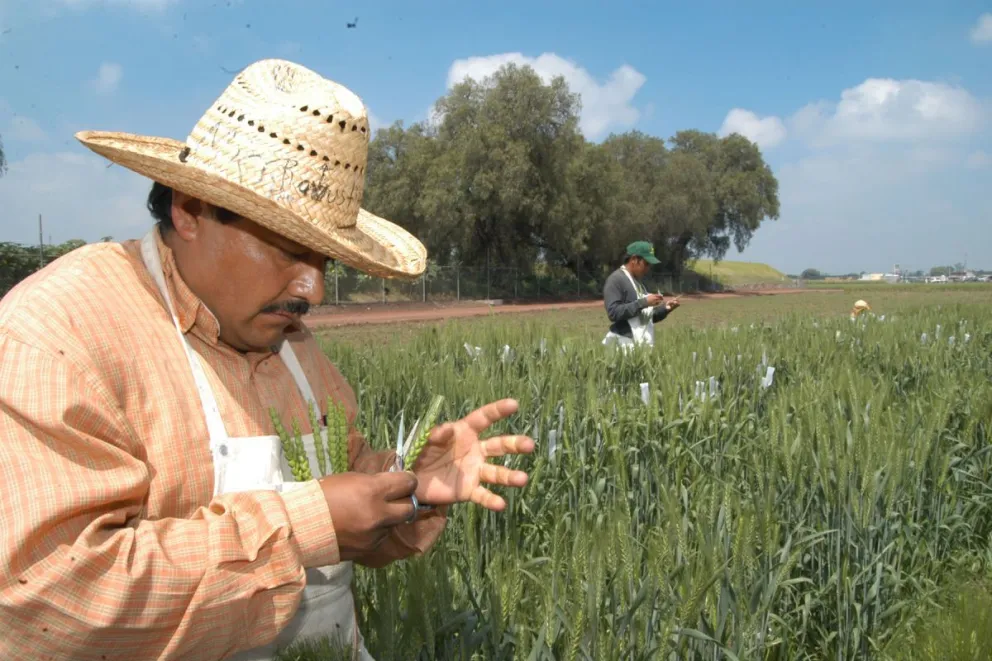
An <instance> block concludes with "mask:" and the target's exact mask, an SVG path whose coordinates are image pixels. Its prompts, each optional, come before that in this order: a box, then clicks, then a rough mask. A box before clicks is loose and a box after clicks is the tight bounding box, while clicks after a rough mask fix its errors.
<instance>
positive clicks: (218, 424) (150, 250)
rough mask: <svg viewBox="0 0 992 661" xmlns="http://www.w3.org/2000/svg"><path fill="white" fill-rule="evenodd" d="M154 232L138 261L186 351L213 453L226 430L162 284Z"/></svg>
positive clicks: (197, 361)
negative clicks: (160, 299)
mask: <svg viewBox="0 0 992 661" xmlns="http://www.w3.org/2000/svg"><path fill="white" fill-rule="evenodd" d="M156 231H157V230H155V229H154V228H153V229H152V230H151V231H149V232H148V233H147V234H146V235H145V237H144V238H143V239H142V240H141V258H142V259H143V260H144V262H145V267H146V268H147V269H148V271H149V272H150V273H151V275H152V278H153V279H154V280H155V285H156V286H157V287H158V290H159V292H160V293H161V294H162V297H163V298H164V299H165V305H166V307H168V309H169V314H170V315H171V316H172V323H173V325H174V326H175V327H176V333H178V335H179V341H180V342H181V343H182V345H183V350H184V351H185V352H186V359H187V360H188V361H189V367H190V370H191V371H192V372H193V381H195V382H196V391H197V392H198V393H199V395H200V403H201V404H202V406H203V415H204V416H205V417H206V421H207V431H208V432H209V433H210V449H211V450H213V449H214V448H215V446H216V445H218V444H219V443H221V442H223V441H224V439H226V438H227V430H226V429H225V428H224V419H223V418H222V417H221V415H220V408H219V407H218V406H217V399H216V398H215V397H214V391H213V389H212V388H211V387H210V382H209V381H207V375H206V373H205V372H204V371H203V365H202V364H201V363H200V359H199V358H198V356H197V355H196V352H194V351H193V347H192V346H190V344H189V341H188V340H187V339H186V335H185V334H184V333H183V330H182V327H181V326H180V325H179V318H178V317H177V316H176V308H175V306H174V305H173V304H172V297H171V296H169V288H168V287H167V286H166V284H165V273H164V271H163V270H162V260H161V258H160V257H159V254H158V246H157V245H156V244H155V232H156Z"/></svg>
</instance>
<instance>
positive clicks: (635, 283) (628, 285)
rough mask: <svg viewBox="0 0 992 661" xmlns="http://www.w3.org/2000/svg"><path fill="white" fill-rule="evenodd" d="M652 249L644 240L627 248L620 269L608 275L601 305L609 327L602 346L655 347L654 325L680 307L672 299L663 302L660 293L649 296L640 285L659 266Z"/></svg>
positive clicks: (663, 299) (675, 299)
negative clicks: (603, 307) (608, 321)
mask: <svg viewBox="0 0 992 661" xmlns="http://www.w3.org/2000/svg"><path fill="white" fill-rule="evenodd" d="M658 263H659V261H658V258H657V257H655V256H654V247H653V246H652V245H651V244H650V243H648V242H647V241H635V242H634V243H631V244H630V245H628V246H627V254H626V256H625V257H624V263H623V266H621V267H620V268H618V269H617V270H616V271H614V272H613V273H611V274H610V276H609V277H608V278H607V279H606V285H605V286H604V287H603V304H604V305H605V306H606V315H607V316H608V317H609V318H610V321H611V322H612V325H611V326H610V330H609V332H607V334H606V337H604V338H603V344H604V345H606V346H612V345H613V344H617V345H619V346H621V347H624V348H628V347H632V346H637V345H647V346H652V347H653V346H654V325H655V323H657V322H659V321H662V320H663V319H665V318H666V317H667V316H668V313H669V312H671V311H672V310H674V309H675V308H677V307H678V306H679V300H678V299H677V298H673V299H671V300H670V301H668V302H665V298H664V297H663V296H662V295H661V294H650V293H648V290H647V288H646V287H645V286H644V285H643V284H642V283H641V279H642V278H644V276H645V275H647V273H648V271H649V270H650V269H651V267H652V266H654V265H655V264H658Z"/></svg>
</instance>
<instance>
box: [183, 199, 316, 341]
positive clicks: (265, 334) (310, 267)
mask: <svg viewBox="0 0 992 661" xmlns="http://www.w3.org/2000/svg"><path fill="white" fill-rule="evenodd" d="M213 213H214V212H213V210H212V209H210V207H209V206H208V205H205V204H203V203H202V202H200V201H198V200H194V199H191V198H189V197H186V196H184V195H181V194H179V193H178V192H177V193H175V194H174V199H173V204H172V219H173V225H174V226H175V231H170V232H167V233H166V236H165V240H166V243H167V244H168V245H169V247H170V248H172V250H173V252H174V253H175V256H176V263H177V265H178V267H179V271H180V274H181V276H182V278H183V280H184V281H185V282H186V284H187V285H188V286H189V288H190V289H191V290H192V291H193V293H194V294H196V296H197V297H198V298H199V299H200V300H201V301H203V303H204V304H205V305H206V306H207V308H209V310H210V311H211V312H212V313H213V314H214V316H215V317H217V321H218V322H219V323H220V338H221V340H223V341H224V342H225V343H227V344H229V345H230V346H232V347H234V348H235V349H237V350H239V351H266V350H268V349H269V348H270V347H273V346H275V345H277V344H278V343H279V342H280V341H281V340H282V338H283V337H284V336H285V333H286V331H287V330H288V329H289V328H290V327H291V326H292V325H294V324H296V323H298V322H299V319H300V317H301V316H302V315H303V314H305V313H306V312H307V310H308V309H309V307H310V306H311V305H317V304H319V303H320V302H321V301H322V300H323V297H324V267H325V264H326V261H327V260H326V258H325V257H324V256H322V255H320V254H318V253H315V252H313V251H311V250H310V249H309V248H305V247H304V246H301V245H299V244H297V243H295V242H293V241H290V240H289V239H285V238H283V237H281V236H279V235H278V234H276V233H274V232H272V231H270V230H268V229H266V228H264V227H262V226H260V225H257V224H255V223H252V222H251V221H248V220H246V219H243V218H237V219H236V220H234V221H233V222H229V223H221V222H219V221H218V220H216V219H215V217H214V215H213Z"/></svg>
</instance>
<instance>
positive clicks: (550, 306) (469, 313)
mask: <svg viewBox="0 0 992 661" xmlns="http://www.w3.org/2000/svg"><path fill="white" fill-rule="evenodd" d="M841 291H843V290H841V289H775V288H771V289H750V290H743V291H736V292H719V293H712V294H686V295H685V296H682V297H681V298H683V299H689V300H698V301H707V300H719V299H725V298H744V297H749V296H783V295H787V294H808V293H837V292H841ZM602 307H603V301H601V300H599V301H576V302H560V303H526V304H508V305H487V304H486V303H484V302H478V301H471V302H463V303H386V304H382V303H375V304H369V305H362V304H348V305H342V306H326V307H321V308H314V309H313V310H312V311H311V312H310V314H308V315H307V316H306V317H305V320H304V321H305V323H306V324H307V326H309V327H310V328H314V329H316V328H327V327H332V326H364V325H369V324H393V323H404V322H411V321H435V320H443V319H456V318H463V317H478V316H484V315H488V314H512V313H520V312H545V311H553V310H581V309H593V308H602Z"/></svg>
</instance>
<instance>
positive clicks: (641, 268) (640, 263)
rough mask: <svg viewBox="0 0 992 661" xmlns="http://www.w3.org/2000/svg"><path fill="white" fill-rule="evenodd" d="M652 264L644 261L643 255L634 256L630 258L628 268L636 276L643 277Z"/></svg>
mask: <svg viewBox="0 0 992 661" xmlns="http://www.w3.org/2000/svg"><path fill="white" fill-rule="evenodd" d="M649 268H650V265H649V264H648V263H647V262H646V261H644V259H643V258H642V257H634V258H633V259H631V260H630V264H629V265H628V266H627V270H629V271H630V274H631V275H632V276H634V277H635V278H643V277H644V276H646V275H647V274H648V269H649Z"/></svg>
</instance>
